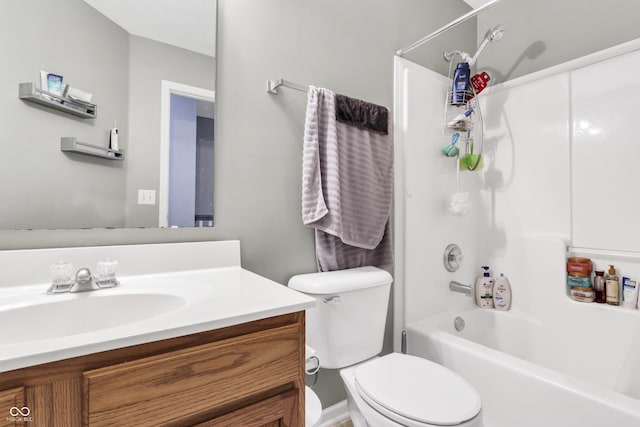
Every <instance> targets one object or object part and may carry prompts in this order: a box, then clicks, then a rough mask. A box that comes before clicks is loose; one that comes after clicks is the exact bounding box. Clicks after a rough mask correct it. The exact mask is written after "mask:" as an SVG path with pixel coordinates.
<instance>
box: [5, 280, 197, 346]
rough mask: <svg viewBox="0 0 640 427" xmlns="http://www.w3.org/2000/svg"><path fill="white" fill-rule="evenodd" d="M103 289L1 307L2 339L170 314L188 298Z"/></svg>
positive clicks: (18, 339) (37, 337)
mask: <svg viewBox="0 0 640 427" xmlns="http://www.w3.org/2000/svg"><path fill="white" fill-rule="evenodd" d="M100 292H105V291H96V292H91V293H83V294H72V295H65V296H47V297H46V298H47V299H46V300H42V299H41V300H39V301H38V302H37V303H32V304H28V305H20V306H17V307H16V306H13V307H7V308H3V309H0V325H5V327H3V328H0V343H2V344H9V345H10V344H17V343H22V342H28V341H36V340H46V339H52V338H60V337H67V336H70V335H77V334H82V333H87V332H96V331H100V330H103V329H108V328H114V327H118V326H123V325H128V324H131V323H133V322H138V321H142V320H147V319H150V318H153V317H157V316H160V315H164V314H167V313H169V312H172V311H174V310H177V309H179V308H181V307H183V306H184V305H185V304H186V302H187V301H186V300H185V299H184V298H182V297H181V296H179V295H171V294H154V293H133V294H131V293H118V294H111V295H109V294H104V293H103V294H101V293H100ZM56 298H64V299H56ZM42 301H45V302H42Z"/></svg>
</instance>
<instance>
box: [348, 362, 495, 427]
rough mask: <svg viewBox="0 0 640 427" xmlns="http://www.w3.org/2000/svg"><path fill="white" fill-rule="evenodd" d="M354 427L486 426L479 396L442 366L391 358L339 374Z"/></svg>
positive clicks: (351, 367) (466, 383)
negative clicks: (483, 421)
mask: <svg viewBox="0 0 640 427" xmlns="http://www.w3.org/2000/svg"><path fill="white" fill-rule="evenodd" d="M340 376H341V377H342V379H343V381H344V384H345V388H346V390H347V406H348V409H349V415H350V417H351V420H352V422H353V425H354V427H365V426H369V427H400V426H404V427H442V426H459V427H482V425H483V424H482V414H481V402H480V396H479V395H478V393H477V392H476V390H475V389H474V388H473V387H472V386H471V385H470V384H469V383H468V382H467V381H466V380H465V379H463V378H462V377H460V376H459V375H458V374H456V373H455V372H453V371H451V370H449V369H447V368H445V367H444V366H442V365H439V364H437V363H434V362H431V361H429V360H426V359H422V358H419V357H415V356H409V355H406V354H399V353H392V354H388V355H386V356H382V357H377V358H374V359H371V360H367V361H366V362H363V363H360V364H358V365H355V366H350V367H348V368H344V369H342V370H340Z"/></svg>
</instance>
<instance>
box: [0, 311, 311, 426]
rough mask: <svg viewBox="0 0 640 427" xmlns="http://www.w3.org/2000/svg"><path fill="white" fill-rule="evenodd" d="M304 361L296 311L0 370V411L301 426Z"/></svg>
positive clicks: (53, 417)
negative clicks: (14, 408)
mask: <svg viewBox="0 0 640 427" xmlns="http://www.w3.org/2000/svg"><path fill="white" fill-rule="evenodd" d="M303 365H304V312H297V313H292V314H286V315H282V316H277V317H271V318H267V319H263V320H258V321H255V322H250V323H244V324H241V325H236V326H230V327H227V328H222V329H217V330H213V331H207V332H202V333H198V334H193V335H188V336H183V337H177V338H172V339H168V340H162V341H156V342H151V343H146V344H141V345H137V346H132V347H126V348H120V349H116V350H110V351H106V352H102V353H95V354H90V355H86V356H80V357H76V358H73V359H66V360H62V361H58V362H52V363H47V364H44V365H38V366H33V367H29V368H24V369H20V370H15V371H10V372H5V373H0V390H3V391H0V411H3V412H7V413H8V411H9V408H10V407H12V406H20V405H23V406H25V407H28V408H29V410H30V413H31V414H30V416H31V417H32V419H31V420H30V422H28V423H24V424H25V425H28V426H34V427H35V426H83V425H90V426H127V425H131V426H134V425H135V426H159V425H162V426H256V427H258V426H268V427H271V426H300V427H302V426H304V370H303V369H304V368H303ZM20 396H23V397H24V399H23V400H24V401H23V402H21V401H20V400H19V399H20ZM20 407H22V406H20ZM5 408H6V409H5ZM2 422H4V415H3V416H2V418H0V425H4V424H1V423H2ZM7 425H11V426H13V425H15V424H7Z"/></svg>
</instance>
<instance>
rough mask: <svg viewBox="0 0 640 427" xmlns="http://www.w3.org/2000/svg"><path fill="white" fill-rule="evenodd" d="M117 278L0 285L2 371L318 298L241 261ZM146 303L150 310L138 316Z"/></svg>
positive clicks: (300, 306)
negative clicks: (110, 283)
mask: <svg viewBox="0 0 640 427" xmlns="http://www.w3.org/2000/svg"><path fill="white" fill-rule="evenodd" d="M119 280H120V286H119V287H117V288H113V289H101V290H97V291H92V292H83V293H74V294H69V293H66V294H58V295H47V294H46V293H45V291H46V289H47V287H48V285H47V284H46V283H42V284H39V285H26V286H16V287H0V324H1V325H2V326H1V329H0V372H6V371H10V370H14V369H19V368H23V367H26V366H32V365H37V364H41V363H47V362H53V361H57V360H62V359H67V358H71V357H76V356H82V355H86V354H91V353H96V352H100V351H106V350H112V349H116V348H121V347H127V346H131V345H136V344H142V343H147V342H152V341H158V340H163V339H167V338H174V337H178V336H183V335H188V334H193V333H198V332H203V331H209V330H213V329H218V328H223V327H226V326H232V325H237V324H241V323H245V322H250V321H254V320H259V319H264V318H267V317H272V316H278V315H282V314H287V313H292V312H296V311H301V310H305V309H307V308H310V307H313V306H314V304H315V300H314V299H313V298H311V297H309V296H306V295H304V294H302V293H299V292H296V291H294V290H292V289H289V288H287V287H286V286H283V285H280V284H278V283H276V282H273V281H271V280H269V279H266V278H264V277H262V276H259V275H257V274H254V273H251V272H250V271H247V270H244V269H242V268H241V267H239V266H229V267H218V268H209V269H197V270H187V271H179V272H169V273H162V274H142V275H130V276H124V277H119ZM160 305H162V307H159V306H160ZM51 307H53V308H54V309H53V310H52V309H51ZM87 307H89V308H87ZM76 309H77V312H76ZM83 310H84V311H83ZM146 310H149V312H151V313H152V314H150V316H152V317H147V318H143V319H140V313H141V312H146ZM154 311H155V313H153V312H154ZM61 312H62V313H64V314H62V315H61V314H60V313H61ZM118 323H120V324H118Z"/></svg>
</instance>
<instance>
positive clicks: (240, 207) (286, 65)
mask: <svg viewBox="0 0 640 427" xmlns="http://www.w3.org/2000/svg"><path fill="white" fill-rule="evenodd" d="M468 10H469V8H468V6H467V5H466V4H464V3H462V2H461V1H457V0H456V1H451V0H433V1H428V2H426V1H423V0H411V1H408V0H403V1H390V0H373V1H372V0H352V1H344V0H325V1H321V2H318V1H311V0H272V1H268V2H266V1H263V0H220V1H219V2H218V21H219V26H218V47H217V52H218V61H219V62H218V74H217V77H218V82H217V92H216V98H217V106H216V108H217V116H216V137H215V141H216V181H215V185H216V194H217V197H216V200H215V211H216V214H215V215H216V227H219V228H220V229H223V230H225V231H226V232H227V233H230V234H233V235H235V236H237V237H238V238H240V240H241V241H242V250H243V254H242V255H243V265H244V266H245V267H246V268H248V269H250V270H253V271H256V272H258V273H261V274H263V275H266V276H267V277H271V278H272V279H275V280H277V281H279V282H281V283H286V281H287V280H288V279H289V278H290V277H291V276H292V275H294V274H298V273H305V272H312V271H315V268H316V266H315V258H314V242H313V232H312V230H311V229H310V228H307V227H305V226H303V225H302V221H301V218H300V209H301V196H300V191H301V190H300V184H301V169H302V165H301V159H302V135H303V126H304V115H305V105H306V96H305V94H304V93H301V92H297V91H293V90H291V89H282V90H281V91H280V94H279V95H275V96H274V95H269V94H267V93H266V92H265V85H266V80H267V79H276V78H280V77H282V78H285V79H288V80H292V81H295V82H299V83H301V84H313V85H316V86H323V87H328V88H331V89H332V90H334V91H336V92H339V93H343V94H346V95H349V96H353V97H358V98H361V99H364V100H368V101H371V102H375V103H378V104H382V105H386V106H388V107H392V105H393V54H394V52H395V51H396V50H398V49H399V48H402V47H404V46H406V45H408V44H410V43H412V42H413V41H415V40H417V39H419V38H421V37H423V36H425V35H427V34H428V33H430V32H432V31H433V30H435V29H437V28H439V27H440V26H442V25H444V24H446V23H447V22H449V21H451V20H452V19H454V18H456V17H458V16H460V15H462V14H464V13H465V12H466V11H468ZM475 34H476V27H475V23H471V24H469V25H465V26H464V27H463V28H460V29H459V30H458V31H457V32H456V34H452V35H445V36H443V37H441V38H439V39H436V40H435V41H434V43H432V44H430V45H426V46H424V47H422V48H420V49H418V50H417V51H416V53H415V54H414V56H413V58H414V59H415V60H417V61H418V62H420V63H422V64H424V65H427V66H430V67H432V68H435V69H437V70H438V71H440V72H442V73H445V74H446V72H447V64H445V63H444V61H443V60H442V59H441V58H442V51H443V50H444V49H445V48H449V49H451V48H452V47H456V48H459V49H473V46H474V45H475ZM390 327H391V324H390V323H389V324H388V328H387V329H388V330H389V331H390ZM388 342H389V341H388ZM387 348H389V347H388V346H387ZM314 389H315V390H316V391H317V392H318V394H319V396H320V399H321V400H322V403H323V406H325V407H326V406H328V405H331V404H333V403H335V402H337V401H339V400H342V399H344V398H345V394H344V388H343V386H342V381H341V380H340V378H339V375H338V373H337V371H325V370H323V371H322V372H321V374H320V377H319V380H318V384H317V385H316V386H315V387H314Z"/></svg>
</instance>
